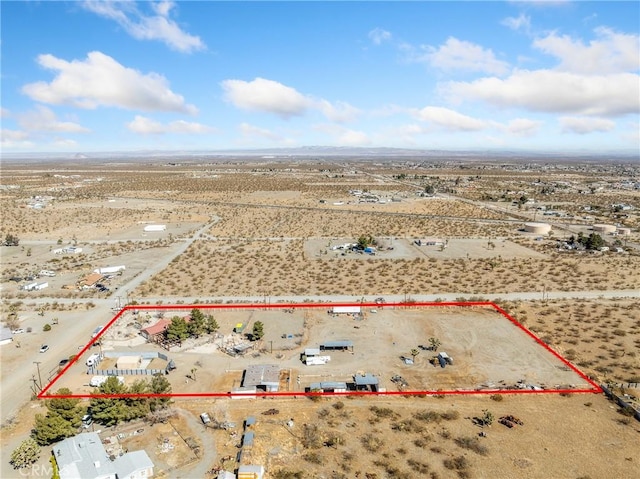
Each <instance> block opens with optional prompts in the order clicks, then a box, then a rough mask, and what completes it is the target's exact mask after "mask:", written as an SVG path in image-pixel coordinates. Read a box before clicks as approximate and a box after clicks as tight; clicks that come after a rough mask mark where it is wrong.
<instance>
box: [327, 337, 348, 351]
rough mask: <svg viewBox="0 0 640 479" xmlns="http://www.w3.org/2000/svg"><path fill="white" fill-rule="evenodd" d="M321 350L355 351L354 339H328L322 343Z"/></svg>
mask: <svg viewBox="0 0 640 479" xmlns="http://www.w3.org/2000/svg"><path fill="white" fill-rule="evenodd" d="M320 351H353V341H349V340H346V339H344V340H340V341H327V342H325V343H323V344H321V345H320Z"/></svg>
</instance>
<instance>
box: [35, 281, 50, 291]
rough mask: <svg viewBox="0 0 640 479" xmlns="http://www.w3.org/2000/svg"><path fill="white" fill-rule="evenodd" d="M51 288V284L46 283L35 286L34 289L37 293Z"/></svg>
mask: <svg viewBox="0 0 640 479" xmlns="http://www.w3.org/2000/svg"><path fill="white" fill-rule="evenodd" d="M48 287H49V283H47V282H46V281H45V282H44V283H38V284H36V285H35V287H34V288H33V289H34V290H36V291H40V290H41V289H45V288H48Z"/></svg>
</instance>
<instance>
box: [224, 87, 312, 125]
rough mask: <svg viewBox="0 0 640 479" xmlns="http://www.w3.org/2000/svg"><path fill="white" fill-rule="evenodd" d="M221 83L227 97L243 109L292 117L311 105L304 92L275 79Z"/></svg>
mask: <svg viewBox="0 0 640 479" xmlns="http://www.w3.org/2000/svg"><path fill="white" fill-rule="evenodd" d="M221 85H222V88H223V90H224V91H225V97H226V99H227V100H228V101H230V102H231V103H232V104H233V105H234V106H236V107H238V108H241V109H243V110H254V111H264V112H268V113H273V114H276V115H278V116H280V117H282V118H291V117H293V116H301V115H304V114H305V112H306V111H307V109H308V108H309V107H310V106H311V101H310V100H309V99H308V98H307V97H305V96H304V95H303V94H301V93H299V92H298V91H296V90H295V89H294V88H291V87H288V86H286V85H283V84H282V83H279V82H277V81H273V80H267V79H264V78H256V79H255V80H253V81H250V82H247V81H243V80H224V81H223V82H222V83H221Z"/></svg>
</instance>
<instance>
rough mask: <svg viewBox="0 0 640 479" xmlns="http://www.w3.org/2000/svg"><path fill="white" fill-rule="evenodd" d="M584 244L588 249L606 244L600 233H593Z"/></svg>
mask: <svg viewBox="0 0 640 479" xmlns="http://www.w3.org/2000/svg"><path fill="white" fill-rule="evenodd" d="M584 245H585V247H586V248H587V249H588V250H595V249H599V248H602V247H603V246H604V240H603V239H602V236H600V235H599V234H598V233H591V234H590V235H589V237H588V238H587V239H586V241H585V244H584Z"/></svg>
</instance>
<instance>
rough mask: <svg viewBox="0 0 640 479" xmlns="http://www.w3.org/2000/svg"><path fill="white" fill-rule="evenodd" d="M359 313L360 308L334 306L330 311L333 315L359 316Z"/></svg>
mask: <svg viewBox="0 0 640 479" xmlns="http://www.w3.org/2000/svg"><path fill="white" fill-rule="evenodd" d="M361 311H362V308H361V307H360V306H334V307H333V309H332V310H331V312H332V313H333V314H360V313H361Z"/></svg>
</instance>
